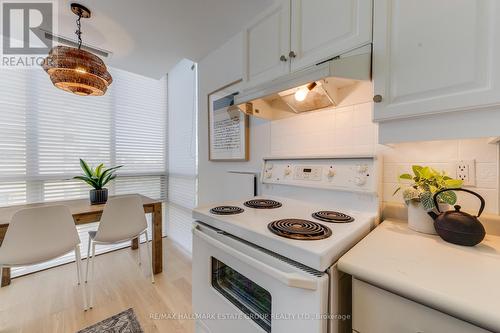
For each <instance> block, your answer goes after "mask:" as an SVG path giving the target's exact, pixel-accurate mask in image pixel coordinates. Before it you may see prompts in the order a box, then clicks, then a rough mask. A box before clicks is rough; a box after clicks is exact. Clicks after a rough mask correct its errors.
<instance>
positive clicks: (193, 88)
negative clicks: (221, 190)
mask: <svg viewBox="0 0 500 333" xmlns="http://www.w3.org/2000/svg"><path fill="white" fill-rule="evenodd" d="M168 124H169V126H168V140H167V141H168V171H169V178H168V200H169V203H168V209H167V212H168V221H169V223H168V225H167V228H168V235H169V237H170V238H171V239H173V240H175V241H176V242H178V243H179V244H181V245H182V246H183V247H184V248H185V249H187V250H188V251H191V242H192V237H191V225H192V222H193V220H192V218H191V214H192V209H193V208H194V207H195V206H196V204H197V68H196V64H195V63H193V62H192V61H190V60H187V59H184V60H182V61H180V62H179V63H178V64H177V65H176V66H175V67H174V68H173V69H172V70H171V71H170V72H169V73H168Z"/></svg>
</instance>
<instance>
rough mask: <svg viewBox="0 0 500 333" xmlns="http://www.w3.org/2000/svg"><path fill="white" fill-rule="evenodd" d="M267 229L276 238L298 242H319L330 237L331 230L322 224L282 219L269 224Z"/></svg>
mask: <svg viewBox="0 0 500 333" xmlns="http://www.w3.org/2000/svg"><path fill="white" fill-rule="evenodd" d="M267 228H268V229H269V230H270V231H271V232H272V233H273V234H276V235H278V236H282V237H286V238H291V239H298V240H319V239H324V238H328V237H330V236H331V235H332V230H331V229H330V228H328V227H326V226H324V225H322V224H319V223H316V222H313V221H308V220H301V219H284V220H278V221H274V222H271V223H269V224H268V225H267Z"/></svg>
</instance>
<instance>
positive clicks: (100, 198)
mask: <svg viewBox="0 0 500 333" xmlns="http://www.w3.org/2000/svg"><path fill="white" fill-rule="evenodd" d="M122 166H123V165H119V166H115V167H112V168H109V169H105V168H104V164H103V163H101V164H99V165H98V166H97V167H96V168H92V167H90V166H89V165H88V164H87V163H86V162H85V161H84V160H82V159H80V167H81V168H82V170H83V173H84V174H83V175H81V176H76V177H73V178H74V179H79V180H83V181H84V182H86V183H87V184H89V185H90V186H92V187H93V189H92V190H90V203H91V204H92V205H98V204H103V203H106V201H108V189H107V188H104V186H105V185H106V184H107V183H109V182H110V181H111V180H113V179H115V178H116V174H115V172H116V170H117V169H119V168H121V167H122Z"/></svg>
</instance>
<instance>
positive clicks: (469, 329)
mask: <svg viewBox="0 0 500 333" xmlns="http://www.w3.org/2000/svg"><path fill="white" fill-rule="evenodd" d="M404 1H408V0H404ZM352 320H353V321H352V328H353V332H359V333H416V332H421V333H424V332H425V333H444V332H447V333H448V332H449V333H489V332H488V331H486V330H484V329H482V328H479V327H476V326H473V325H471V324H469V323H467V322H465V321H462V320H459V319H457V318H454V317H452V316H449V315H447V314H444V313H442V312H439V311H436V310H433V309H431V308H428V307H426V306H423V305H421V304H418V303H415V302H413V301H410V300H408V299H406V298H403V297H400V296H398V295H395V294H392V293H390V292H388V291H385V290H382V289H379V288H377V287H374V286H372V285H369V284H367V283H365V282H362V281H360V280H357V279H353V284H352Z"/></svg>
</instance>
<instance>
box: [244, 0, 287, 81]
mask: <svg viewBox="0 0 500 333" xmlns="http://www.w3.org/2000/svg"><path fill="white" fill-rule="evenodd" d="M245 33H246V36H245V38H246V61H245V63H246V67H247V68H246V73H247V75H246V76H247V77H246V79H247V86H254V85H256V84H259V83H262V82H266V81H270V80H272V79H275V78H277V77H279V76H281V75H284V74H288V73H289V72H290V60H289V58H288V53H289V52H290V0H284V1H279V2H278V3H277V4H276V5H275V6H273V7H272V8H270V9H269V10H268V11H266V12H265V13H263V14H262V15H260V16H259V17H258V18H257V19H256V20H254V21H253V23H252V24H250V25H249V26H248V27H247V28H246V29H245Z"/></svg>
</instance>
